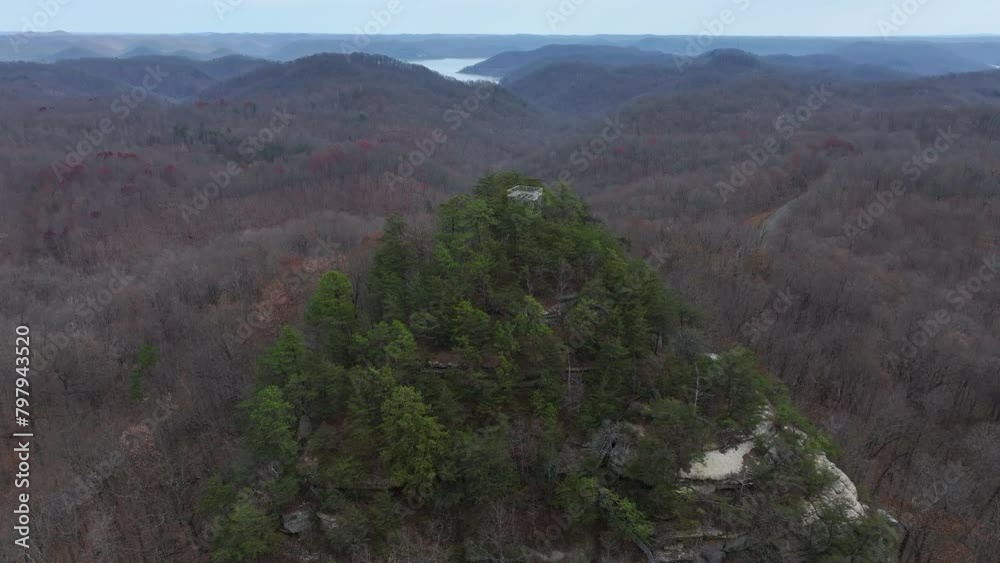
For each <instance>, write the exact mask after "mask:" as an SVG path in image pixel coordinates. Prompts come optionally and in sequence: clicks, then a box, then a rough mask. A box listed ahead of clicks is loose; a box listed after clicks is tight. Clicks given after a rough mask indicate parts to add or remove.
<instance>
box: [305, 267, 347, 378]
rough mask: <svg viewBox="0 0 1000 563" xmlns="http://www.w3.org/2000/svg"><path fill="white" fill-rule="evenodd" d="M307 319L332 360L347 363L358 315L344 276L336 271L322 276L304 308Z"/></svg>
mask: <svg viewBox="0 0 1000 563" xmlns="http://www.w3.org/2000/svg"><path fill="white" fill-rule="evenodd" d="M306 322H308V323H309V324H310V325H311V326H312V327H313V328H315V329H316V331H317V332H318V333H319V335H320V337H321V341H322V342H323V343H324V344H325V347H326V350H325V351H326V354H327V356H328V357H329V358H330V359H331V360H333V361H334V362H336V363H339V364H341V365H348V364H349V363H350V361H351V357H352V356H351V346H352V341H353V338H354V334H355V333H356V332H357V330H358V317H357V311H356V310H355V307H354V288H353V287H351V282H350V280H348V279H347V276H345V275H344V274H343V273H342V272H337V271H333V272H327V273H326V274H324V275H323V277H322V278H321V279H320V281H319V287H318V288H317V289H316V293H315V294H313V296H312V299H311V300H310V301H309V307H308V308H307V309H306Z"/></svg>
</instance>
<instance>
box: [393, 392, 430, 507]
mask: <svg viewBox="0 0 1000 563" xmlns="http://www.w3.org/2000/svg"><path fill="white" fill-rule="evenodd" d="M381 431H382V438H383V440H384V445H383V448H382V460H383V461H385V463H386V465H387V466H388V468H389V472H390V476H391V478H392V480H393V481H395V482H396V483H398V484H399V485H400V486H401V487H403V491H404V492H405V493H406V494H407V495H409V496H411V497H415V498H427V497H428V496H429V494H430V491H431V488H432V487H433V483H434V479H435V478H436V477H437V471H438V470H437V463H438V457H439V455H440V450H441V445H442V441H443V439H444V435H445V433H444V429H443V428H441V425H440V424H438V421H437V419H436V418H435V417H434V416H432V415H431V414H429V411H428V408H427V405H425V404H424V402H423V399H422V398H421V397H420V393H419V392H417V390H415V389H413V388H412V387H404V386H400V387H397V388H395V389H394V390H393V392H392V395H391V396H390V397H389V399H388V400H387V401H386V402H385V404H383V405H382V426H381Z"/></svg>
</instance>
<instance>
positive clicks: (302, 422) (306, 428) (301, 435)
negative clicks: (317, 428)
mask: <svg viewBox="0 0 1000 563" xmlns="http://www.w3.org/2000/svg"><path fill="white" fill-rule="evenodd" d="M310 434H312V423H311V422H309V417H308V416H305V415H302V418H300V419H299V432H298V434H297V436H296V439H297V440H298V441H300V442H301V441H302V440H305V439H306V438H308V437H309V435H310Z"/></svg>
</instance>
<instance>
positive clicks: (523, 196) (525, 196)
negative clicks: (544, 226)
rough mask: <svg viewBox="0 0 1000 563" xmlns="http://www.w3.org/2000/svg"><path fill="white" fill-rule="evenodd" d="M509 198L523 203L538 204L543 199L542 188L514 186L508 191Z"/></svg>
mask: <svg viewBox="0 0 1000 563" xmlns="http://www.w3.org/2000/svg"><path fill="white" fill-rule="evenodd" d="M507 197H509V198H510V199H512V200H514V201H520V202H521V203H538V200H540V199H542V188H539V187H536V186H514V187H513V188H510V189H509V190H507Z"/></svg>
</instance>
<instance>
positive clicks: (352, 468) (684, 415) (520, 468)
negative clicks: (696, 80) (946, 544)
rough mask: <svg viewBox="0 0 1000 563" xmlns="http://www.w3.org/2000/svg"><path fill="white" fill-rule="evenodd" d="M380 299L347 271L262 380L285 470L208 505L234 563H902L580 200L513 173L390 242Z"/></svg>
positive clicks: (376, 283) (773, 389)
mask: <svg viewBox="0 0 1000 563" xmlns="http://www.w3.org/2000/svg"><path fill="white" fill-rule="evenodd" d="M533 186H535V187H533ZM529 195H530V197H528V196H529ZM364 295H367V301H359V300H358V292H357V291H356V289H355V288H354V287H352V284H351V283H350V281H349V280H348V278H347V276H345V275H344V274H342V273H339V272H330V273H328V274H327V275H325V276H324V277H323V279H322V281H321V283H320V286H319V288H318V289H317V291H316V293H315V295H314V297H313V298H312V300H311V301H310V303H309V306H308V309H307V311H306V315H305V323H304V328H303V329H302V330H299V329H296V328H293V327H287V328H285V329H284V330H283V331H282V332H281V335H280V336H279V338H278V339H277V341H276V342H275V344H274V346H273V347H272V348H271V349H270V350H269V351H268V352H267V353H266V354H265V356H264V357H263V358H262V359H261V362H260V373H259V374H258V377H259V383H258V386H257V388H256V389H255V390H254V391H253V393H252V396H251V397H250V398H249V399H248V400H247V402H246V403H245V405H244V408H245V413H246V414H245V416H244V418H243V419H242V420H241V423H242V424H243V428H244V432H245V443H246V446H247V450H248V452H247V453H248V455H250V456H252V457H253V459H254V460H255V463H257V464H258V467H266V468H267V470H268V471H267V472H265V473H266V475H264V476H263V477H262V476H261V475H262V473H261V472H260V471H258V472H256V476H249V477H248V476H243V477H240V476H239V475H240V473H237V472H234V473H233V476H232V477H229V478H227V479H221V480H219V481H218V482H216V483H214V484H213V489H211V490H210V491H207V493H208V496H209V498H211V499H215V500H214V501H213V502H212V503H210V505H211V506H213V507H214V510H213V511H211V512H213V513H214V514H213V516H212V519H213V524H212V526H211V529H212V530H213V533H212V535H211V538H212V539H211V541H210V542H209V543H211V548H212V553H213V558H214V559H215V560H216V561H222V562H225V561H242V560H246V559H248V558H253V557H258V558H259V557H266V556H268V555H269V554H273V553H276V552H278V551H279V550H285V551H286V552H287V553H288V554H290V556H295V557H297V558H298V559H299V560H303V561H304V560H309V559H310V558H313V557H319V556H328V557H332V556H336V557H338V558H340V559H343V560H348V561H371V560H386V561H395V560H399V561H413V560H417V561H425V562H435V561H441V562H444V561H453V560H463V561H483V562H486V561H565V562H571V561H580V562H583V561H587V562H590V561H594V560H600V561H605V562H613V561H621V562H635V561H643V560H645V561H649V562H655V563H666V562H671V561H737V562H738V561H760V560H768V561H781V560H790V561H791V560H810V561H825V560H828V561H838V560H842V558H844V557H847V558H852V557H854V558H860V559H861V560H866V561H867V560H874V561H887V560H891V558H892V555H891V554H892V553H894V548H893V543H894V539H893V533H892V531H891V529H890V527H889V524H888V523H887V521H886V520H885V518H883V517H882V516H881V515H879V514H877V513H875V512H874V511H871V510H869V509H868V508H867V507H865V506H864V505H863V504H861V502H860V501H859V500H858V497H857V494H856V490H855V487H854V485H853V484H851V483H850V481H849V480H848V479H847V478H846V476H844V474H843V473H842V472H840V471H839V470H838V469H837V468H836V467H835V466H834V465H833V464H832V463H831V462H830V461H829V460H828V458H827V455H826V452H827V451H828V450H829V444H828V443H827V442H826V440H825V438H824V437H823V436H822V435H820V434H819V433H817V432H815V431H814V430H813V429H812V428H811V427H810V426H809V425H808V423H807V422H806V421H805V420H803V419H802V418H801V417H800V416H799V415H798V414H797V413H796V411H795V409H794V408H793V407H792V405H791V404H790V402H789V401H788V399H787V398H786V395H785V394H784V392H783V391H782V388H781V387H780V386H778V385H776V384H775V383H774V382H773V381H771V380H770V378H768V377H767V376H766V374H764V373H762V372H761V371H760V369H759V368H758V367H757V363H756V361H755V360H754V358H753V356H752V355H751V354H750V353H749V352H748V351H746V350H743V349H734V350H729V351H727V352H724V353H721V354H707V353H706V352H705V348H706V347H705V345H704V344H703V338H702V337H701V336H700V334H699V333H698V331H697V329H696V326H695V322H694V319H695V318H696V314H695V312H694V311H692V310H691V309H689V308H688V307H687V306H685V305H684V304H683V303H681V302H680V301H679V300H677V299H676V298H675V297H674V296H673V295H672V294H671V293H670V292H669V290H667V289H666V288H665V287H663V285H662V284H661V282H660V281H659V279H658V278H657V276H656V275H655V274H654V273H653V272H652V271H651V270H650V269H649V268H648V267H647V266H646V265H645V264H643V263H641V262H638V261H635V260H633V259H631V258H630V257H629V256H628V255H627V254H626V253H625V251H624V250H623V249H622V247H621V245H620V243H619V241H617V240H616V239H614V237H612V236H611V235H610V234H609V233H608V232H607V230H606V229H605V228H604V227H603V225H601V224H599V223H598V222H597V221H595V220H594V219H593V217H591V216H590V214H589V213H588V211H587V209H586V206H585V205H583V203H582V202H581V201H580V200H579V199H577V198H576V197H575V196H574V195H573V194H572V193H571V192H570V191H569V190H568V189H566V188H557V189H548V188H545V189H542V188H538V187H537V183H535V182H533V181H532V180H530V179H528V178H523V177H520V176H517V175H512V174H511V175H499V176H494V177H490V178H486V179H484V180H482V181H481V182H480V183H479V184H478V185H477V186H476V188H475V192H474V194H473V195H472V196H462V197H459V198H456V199H454V200H452V201H450V202H449V203H447V204H445V205H444V206H443V207H442V209H441V211H440V218H439V225H438V230H437V234H436V235H435V236H434V238H433V240H431V241H427V240H426V238H424V237H422V236H419V235H417V234H415V233H411V232H409V231H408V229H407V227H406V226H405V225H403V224H402V223H400V222H398V221H392V222H390V223H389V225H387V227H386V231H385V233H384V235H383V237H382V240H381V242H380V247H379V249H378V251H377V252H376V255H375V258H374V263H373V266H372V271H371V273H370V275H369V277H368V280H367V282H366V284H365V292H364ZM244 475H245V474H244ZM237 491H238V492H237ZM218 499H224V500H225V502H217V500H218ZM279 516H280V518H279ZM279 529H280V530H281V532H282V533H283V534H281V535H279V534H277V531H278V530H279Z"/></svg>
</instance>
